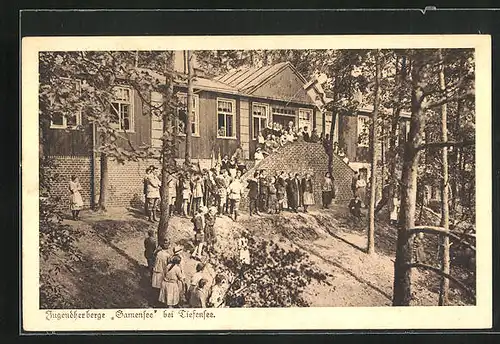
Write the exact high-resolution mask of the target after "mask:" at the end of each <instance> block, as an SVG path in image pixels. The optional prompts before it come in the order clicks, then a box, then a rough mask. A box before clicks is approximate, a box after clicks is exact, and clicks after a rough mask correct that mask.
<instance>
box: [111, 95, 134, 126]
mask: <svg viewBox="0 0 500 344" xmlns="http://www.w3.org/2000/svg"><path fill="white" fill-rule="evenodd" d="M120 88H121V89H127V90H128V91H129V95H130V102H125V101H123V100H116V99H114V100H112V101H111V106H112V107H113V109H114V110H115V111H116V112H118V123H112V126H113V128H115V130H117V131H123V132H127V133H133V132H135V109H134V90H133V88H132V87H130V86H127V85H117V86H115V87H113V91H115V89H120ZM113 103H120V104H127V105H129V106H130V107H129V109H130V114H129V117H130V118H129V127H130V128H129V129H127V130H125V129H123V127H122V121H123V120H122V118H121V115H120V111H117V109H116V108H115V107H114V106H113Z"/></svg>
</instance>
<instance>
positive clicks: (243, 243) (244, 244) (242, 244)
mask: <svg viewBox="0 0 500 344" xmlns="http://www.w3.org/2000/svg"><path fill="white" fill-rule="evenodd" d="M247 236H248V232H247V231H246V230H244V231H243V233H241V237H240V238H239V239H238V249H239V251H240V262H241V263H242V264H243V265H245V264H246V265H250V251H249V250H248V239H247Z"/></svg>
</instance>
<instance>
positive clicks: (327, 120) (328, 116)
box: [325, 113, 333, 134]
mask: <svg viewBox="0 0 500 344" xmlns="http://www.w3.org/2000/svg"><path fill="white" fill-rule="evenodd" d="M332 122H333V115H332V114H331V113H325V134H330V130H331V128H332Z"/></svg>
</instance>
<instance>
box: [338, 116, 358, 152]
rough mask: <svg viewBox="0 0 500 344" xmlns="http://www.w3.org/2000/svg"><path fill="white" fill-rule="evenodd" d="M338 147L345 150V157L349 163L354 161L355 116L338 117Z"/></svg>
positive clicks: (355, 142)
mask: <svg viewBox="0 0 500 344" xmlns="http://www.w3.org/2000/svg"><path fill="white" fill-rule="evenodd" d="M338 124H339V141H338V142H339V147H344V148H345V149H346V155H347V157H348V158H349V160H350V161H356V153H357V146H358V139H357V128H358V118H357V116H339V123H338Z"/></svg>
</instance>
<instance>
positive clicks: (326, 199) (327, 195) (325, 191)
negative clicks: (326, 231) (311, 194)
mask: <svg viewBox="0 0 500 344" xmlns="http://www.w3.org/2000/svg"><path fill="white" fill-rule="evenodd" d="M333 192H334V191H333V181H332V178H331V175H330V172H326V173H325V178H324V179H323V183H322V185H321V196H322V201H323V209H328V207H329V206H330V204H331V203H332V199H333Z"/></svg>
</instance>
